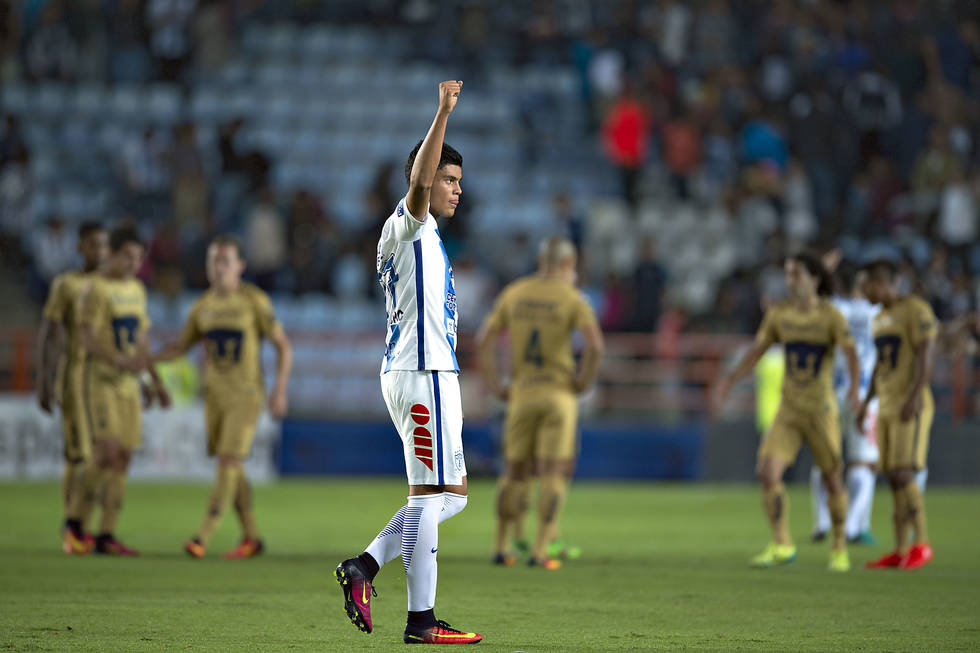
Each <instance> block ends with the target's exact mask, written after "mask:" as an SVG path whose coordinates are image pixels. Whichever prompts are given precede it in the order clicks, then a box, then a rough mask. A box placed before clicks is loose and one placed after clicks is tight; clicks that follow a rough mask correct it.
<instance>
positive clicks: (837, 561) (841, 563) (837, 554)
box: [827, 549, 851, 571]
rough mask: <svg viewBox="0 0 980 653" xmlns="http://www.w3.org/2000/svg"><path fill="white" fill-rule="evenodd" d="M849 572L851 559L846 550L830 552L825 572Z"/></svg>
mask: <svg viewBox="0 0 980 653" xmlns="http://www.w3.org/2000/svg"><path fill="white" fill-rule="evenodd" d="M850 570H851V557H850V556H849V555H847V549H843V550H841V551H831V552H830V560H829V561H828V562H827V571H850Z"/></svg>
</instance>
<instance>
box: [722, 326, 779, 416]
mask: <svg viewBox="0 0 980 653" xmlns="http://www.w3.org/2000/svg"><path fill="white" fill-rule="evenodd" d="M775 323H776V320H775V317H774V316H773V309H771V308H770V309H769V310H768V311H766V316H765V317H764V318H763V320H762V326H760V327H759V331H758V332H757V333H756V335H755V342H753V343H752V346H751V347H749V349H748V351H746V352H745V353H744V354H742V358H741V359H740V360H739V361H738V364H737V365H735V367H734V368H733V369H732V370H731V371H730V372H729V373H728V374H726V375H724V376H723V377H722V378H721V380H720V381H719V382H718V384H717V385H716V386H715V389H714V392H712V396H711V412H712V414H718V413H719V412H721V407H722V406H723V405H724V403H725V399H726V398H728V393H729V392H731V390H732V386H734V385H735V383H737V382H738V381H739V379H741V378H742V377H744V376H746V375H747V374H748V373H749V372H751V371H752V370H753V369H754V368H755V366H756V363H758V362H759V359H760V358H762V356H763V355H764V354H765V353H766V350H768V349H769V347H770V346H771V345H772V344H773V343H774V342H776V341H777V338H776V326H775Z"/></svg>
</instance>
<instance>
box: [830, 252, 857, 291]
mask: <svg viewBox="0 0 980 653" xmlns="http://www.w3.org/2000/svg"><path fill="white" fill-rule="evenodd" d="M857 274H858V267H857V266H856V265H855V264H854V263H852V262H851V261H848V260H847V259H845V260H843V261H841V262H840V263H838V264H837V269H836V270H835V271H834V281H835V282H836V284H837V292H838V293H839V294H841V295H844V294H849V293H851V292H852V291H853V290H854V284H855V282H856V281H857Z"/></svg>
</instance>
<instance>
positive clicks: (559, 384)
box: [477, 238, 603, 569]
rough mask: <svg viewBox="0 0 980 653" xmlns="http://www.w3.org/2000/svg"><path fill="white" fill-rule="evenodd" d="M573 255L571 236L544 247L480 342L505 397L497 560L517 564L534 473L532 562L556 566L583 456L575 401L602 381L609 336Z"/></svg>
mask: <svg viewBox="0 0 980 653" xmlns="http://www.w3.org/2000/svg"><path fill="white" fill-rule="evenodd" d="M575 270H576V253H575V248H574V246H573V245H572V244H571V242H569V241H568V240H565V239H564V238H550V239H548V240H546V241H544V242H543V243H542V245H541V249H540V252H539V255H538V272H537V274H534V275H531V276H528V277H524V278H522V279H518V280H517V281H515V282H513V283H512V284H510V285H509V286H507V287H506V288H505V289H504V290H503V292H501V294H500V297H499V298H498V299H497V302H496V304H495V305H494V308H493V311H492V312H491V314H490V315H489V317H487V319H486V321H485V322H484V324H483V327H482V328H481V329H480V333H479V334H478V336H477V343H478V344H477V346H478V348H479V355H480V363H481V366H482V369H483V374H484V378H485V379H486V381H487V383H488V385H489V386H490V389H491V391H492V392H493V393H494V394H495V395H496V396H497V397H499V398H501V399H505V400H507V402H508V404H507V419H506V426H505V429H504V460H505V468H504V472H503V475H502V476H501V479H500V489H499V496H498V500H497V535H496V540H495V543H494V561H495V562H497V563H500V564H508V563H511V560H512V558H510V557H509V555H508V553H507V537H508V535H509V532H510V529H511V528H513V527H514V526H516V525H517V524H518V523H519V522H520V521H521V520H522V519H523V513H524V512H525V511H526V509H527V504H528V497H529V493H530V484H531V476H532V475H534V476H536V477H537V479H538V483H539V492H538V530H537V533H536V537H535V540H534V544H533V546H532V548H531V557H530V558H529V559H528V564H529V565H532V566H534V565H542V566H544V567H545V568H546V569H557V568H558V567H559V566H560V562H559V561H558V560H555V559H552V558H549V557H548V556H547V550H548V544H549V543H550V542H551V541H552V540H553V539H555V537H557V534H558V517H559V515H560V513H561V509H562V507H563V505H564V503H565V497H566V495H567V493H568V484H569V481H570V480H571V477H572V474H573V472H574V469H575V457H576V454H577V451H576V449H577V438H576V426H577V425H576V422H577V418H578V403H577V395H579V394H581V393H583V392H585V391H586V390H588V389H589V388H590V387H591V386H592V384H593V383H594V381H595V378H596V373H597V371H598V368H599V359H600V357H601V356H602V350H603V341H602V331H601V330H600V329H599V325H598V323H597V322H596V318H595V314H594V313H593V312H592V308H591V307H590V306H589V304H588V302H586V300H585V298H584V297H583V296H582V294H581V293H580V292H579V291H578V290H577V289H576V288H575V281H576V271H575ZM505 330H506V331H507V334H508V340H509V341H510V383H509V385H508V384H505V383H504V382H503V381H501V379H500V377H499V375H498V374H497V369H496V365H495V363H494V348H495V346H496V344H497V341H498V336H499V334H500V333H501V332H502V331H505ZM576 332H580V333H581V334H582V337H583V340H584V344H585V350H584V352H583V354H582V362H581V365H580V367H579V368H578V369H576V366H575V361H574V357H573V352H572V337H573V334H575V333H576Z"/></svg>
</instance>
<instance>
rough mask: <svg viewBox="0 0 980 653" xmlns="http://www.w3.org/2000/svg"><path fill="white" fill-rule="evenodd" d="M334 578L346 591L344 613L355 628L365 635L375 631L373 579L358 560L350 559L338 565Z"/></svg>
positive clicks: (375, 593)
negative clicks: (373, 621) (372, 597)
mask: <svg viewBox="0 0 980 653" xmlns="http://www.w3.org/2000/svg"><path fill="white" fill-rule="evenodd" d="M334 576H335V577H336V578H337V582H338V583H340V587H341V589H342V590H344V611H345V612H347V618H348V619H350V622H351V623H352V624H354V626H355V627H356V628H357V629H358V630H360V631H363V632H365V633H369V632H371V631H372V630H373V629H374V626H373V625H372V624H371V596H372V594H373V595H374V596H377V592H375V591H374V587H373V586H372V585H371V579H369V578H368V575H367V573H366V572H365V570H364V569H363V568H362V565H361V563H360V562H359V561H358V560H357V558H348V559H347V560H344V561H343V562H341V563H340V564H339V565H337V569H336V571H334Z"/></svg>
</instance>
